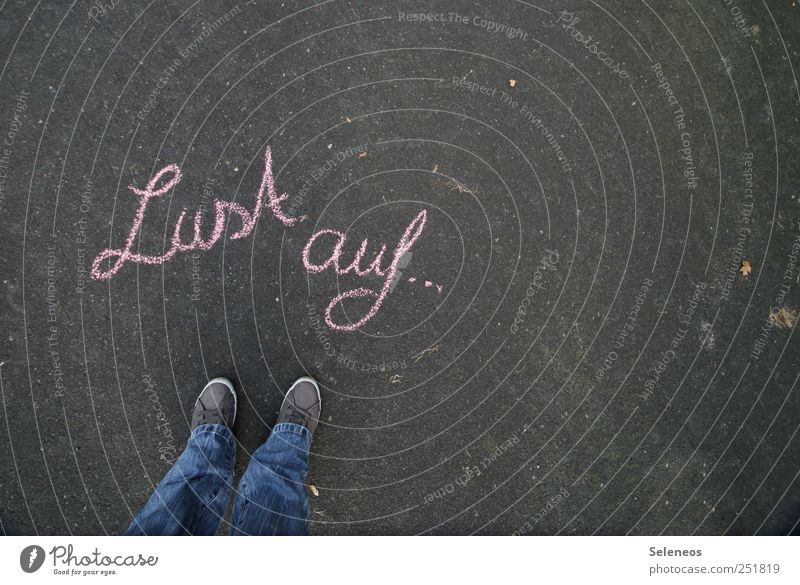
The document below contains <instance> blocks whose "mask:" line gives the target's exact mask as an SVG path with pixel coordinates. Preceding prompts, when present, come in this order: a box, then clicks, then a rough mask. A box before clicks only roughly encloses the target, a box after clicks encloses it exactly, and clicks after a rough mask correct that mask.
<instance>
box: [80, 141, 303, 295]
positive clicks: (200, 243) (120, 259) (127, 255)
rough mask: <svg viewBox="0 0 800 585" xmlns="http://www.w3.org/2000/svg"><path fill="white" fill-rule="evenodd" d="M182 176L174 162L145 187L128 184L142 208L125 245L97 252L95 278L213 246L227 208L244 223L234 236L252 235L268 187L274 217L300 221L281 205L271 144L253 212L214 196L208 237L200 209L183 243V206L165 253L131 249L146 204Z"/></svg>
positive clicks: (289, 223)
mask: <svg viewBox="0 0 800 585" xmlns="http://www.w3.org/2000/svg"><path fill="white" fill-rule="evenodd" d="M165 175H167V176H169V177H170V178H168V179H167V181H166V182H165V183H164V184H163V185H162V186H161V187H159V188H156V187H157V186H158V184H159V183H160V182H161V179H162V178H163V177H164V176H165ZM181 178H182V175H181V169H180V168H179V167H178V165H175V164H171V165H167V166H165V167H164V168H163V169H161V170H160V171H158V172H157V173H156V174H155V175H153V178H152V179H150V182H149V183H147V187H145V188H144V189H137V188H136V187H134V186H133V185H129V186H128V189H130V190H131V191H132V192H133V193H134V194H135V195H138V196H139V209H138V210H137V211H136V215H135V216H134V218H133V224H131V229H130V232H128V239H127V240H126V242H125V247H124V248H106V249H105V250H103V251H102V252H100V254H98V256H97V257H96V258H95V259H94V262H92V270H91V275H92V278H94V279H96V280H107V279H109V278H111V277H112V276H114V275H115V274H116V273H117V272H119V270H120V268H122V267H123V266H124V265H125V263H127V262H133V263H134V264H163V263H164V262H166V261H167V260H170V259H171V258H172V257H173V256H175V254H177V253H178V252H188V251H190V250H210V249H211V248H212V247H213V246H214V244H216V243H217V241H218V240H219V239H220V237H222V231H223V230H224V229H225V212H226V211H229V212H230V213H231V214H235V215H238V216H239V219H240V220H241V224H242V226H241V228H239V230H238V231H237V232H235V233H233V234H232V235H231V239H232V240H237V239H239V238H244V237H246V236H249V235H250V232H252V231H253V228H254V227H255V225H256V222H258V218H259V216H260V215H261V206H262V202H263V200H264V190H265V189H266V190H267V197H268V207H269V209H270V210H271V211H272V212H273V214H274V215H275V217H276V218H278V220H280V221H281V222H282V223H283V224H284V225H287V226H291V225H292V224H294V222H295V221H297V220H296V218H289V217H286V216H285V215H284V214H283V211H282V210H281V208H280V205H281V202H283V201H284V200H285V199H286V198H287V195H286V194H285V193H284V194H283V195H280V196H277V195H276V194H275V181H274V179H273V177H272V152H271V151H270V148H269V146H268V147H267V148H266V150H265V151H264V173H263V175H262V177H261V185H260V187H259V189H258V194H257V195H256V202H255V205H254V207H253V211H252V213H251V212H250V211H248V210H247V209H245V207H244V206H242V205H240V204H238V203H233V202H230V201H222V200H220V199H215V200H214V209H215V214H216V218H215V221H214V229H213V230H212V231H211V235H210V236H209V238H208V239H207V240H203V237H202V235H201V227H202V224H203V216H202V212H201V211H200V210H197V211H196V212H195V214H194V237H193V238H192V241H191V242H190V243H188V244H184V243H183V242H182V241H181V227H182V226H183V221H184V219H185V218H186V208H185V207H184V208H183V209H182V210H181V212H180V214H178V220H177V221H176V222H175V228H174V229H173V230H172V239H171V241H170V248H169V250H168V251H167V252H166V253H164V254H161V255H160V256H148V255H145V254H136V253H134V252H133V251H132V250H133V244H134V242H135V241H136V234H137V233H138V232H139V228H140V227H141V225H142V222H143V221H144V212H145V210H146V209H147V205H148V204H149V203H150V200H151V199H154V198H156V197H161V196H162V195H165V194H167V193H168V192H169V191H170V190H171V189H172V188H173V187H175V186H176V185H177V184H178V183H180V182H181ZM111 259H116V260H115V261H113V262H112V263H111V264H110V266H109V268H108V269H107V270H103V269H102V266H103V263H104V262H105V261H107V260H111Z"/></svg>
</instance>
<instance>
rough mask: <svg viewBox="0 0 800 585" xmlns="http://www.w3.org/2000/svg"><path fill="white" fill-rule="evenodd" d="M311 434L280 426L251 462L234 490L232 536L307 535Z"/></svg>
mask: <svg viewBox="0 0 800 585" xmlns="http://www.w3.org/2000/svg"><path fill="white" fill-rule="evenodd" d="M310 447H311V431H309V430H308V429H307V428H305V427H304V426H301V425H296V424H293V423H280V424H277V425H275V427H274V428H273V429H272V434H270V436H269V439H267V441H266V442H265V443H264V444H263V445H261V446H260V447H259V448H258V449H256V452H255V453H253V457H252V459H251V460H250V464H249V465H248V466H247V471H245V473H244V475H243V476H242V480H241V481H240V482H239V487H238V488H237V489H236V499H235V501H234V504H233V517H232V519H231V534H233V535H246V534H257V535H273V534H280V535H306V534H308V512H309V505H308V495H307V494H306V490H305V484H304V481H305V478H306V473H308V450H309V448H310Z"/></svg>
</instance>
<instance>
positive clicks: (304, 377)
mask: <svg viewBox="0 0 800 585" xmlns="http://www.w3.org/2000/svg"><path fill="white" fill-rule="evenodd" d="M300 382H311V383H312V384H313V385H314V389H315V390H316V391H317V399H318V400H319V410H320V416H322V395H321V394H320V393H319V384H318V383H317V381H316V380H315V379H314V378H312V377H311V376H303V377H302V378H297V380H295V381H294V383H293V384H292V385H291V387H290V388H289V390H287V391H286V395H285V396H284V397H283V401H282V402H281V407H280V408H279V409H278V411H279V412H280V411H281V410H283V405H284V404H286V399H287V398H288V397H289V394H291V393H292V390H294V387H295V386H297V385H298V384H299V383H300Z"/></svg>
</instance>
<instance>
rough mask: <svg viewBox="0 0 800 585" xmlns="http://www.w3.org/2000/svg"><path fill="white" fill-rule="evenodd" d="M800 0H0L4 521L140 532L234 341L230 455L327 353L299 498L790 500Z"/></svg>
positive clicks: (369, 513)
mask: <svg viewBox="0 0 800 585" xmlns="http://www.w3.org/2000/svg"><path fill="white" fill-rule="evenodd" d="M798 11H800V8H798V7H795V6H794V3H792V2H789V1H788V0H786V1H783V2H767V3H751V2H748V3H746V2H741V1H739V0H733V1H732V2H704V3H695V2H685V1H676V2H669V3H661V2H639V3H634V2H619V1H613V2H604V3H602V5H601V4H596V3H587V2H570V3H568V4H563V3H560V2H558V3H557V2H554V1H552V0H537V1H535V2H521V1H508V2H455V1H452V2H425V3H423V2H387V1H378V2H344V1H328V2H320V3H314V2H293V1H292V2H282V3H277V2H265V1H250V2H247V1H246V0H240V1H239V2H238V3H236V2H234V1H228V0H225V1H224V2H223V1H214V2H212V1H208V0H200V1H199V2H194V3H190V2H176V1H175V2H173V1H171V2H151V3H147V2H133V1H130V0H120V1H119V2H116V1H114V2H112V1H111V0H107V1H106V2H99V1H98V2H88V1H84V0H79V1H78V2H74V3H65V2H33V1H24V2H4V3H2V5H0V60H1V61H2V63H3V67H2V70H0V136H2V138H0V139H2V140H3V145H2V147H0V181H2V182H1V183H0V188H1V189H2V190H0V238H1V239H2V255H1V257H0V266H1V267H2V279H3V290H4V294H3V299H4V301H3V303H2V304H0V311H2V323H3V334H4V336H5V341H4V343H3V345H2V353H1V354H0V362H2V365H0V381H1V382H2V392H1V394H2V406H3V409H2V425H0V442H2V444H3V448H2V449H0V468H2V470H3V473H2V474H0V522H1V524H0V527H1V528H2V531H3V532H4V533H6V534H34V533H53V534H68V533H73V534H104V533H118V532H120V531H122V530H123V529H124V528H125V527H126V525H127V524H128V522H129V521H130V519H131V517H132V515H133V514H134V513H135V512H136V511H137V509H138V508H139V507H140V506H142V504H143V503H144V502H145V501H146V499H147V497H148V496H149V494H150V493H151V491H152V489H153V486H154V484H156V483H157V482H158V481H159V480H160V478H161V477H162V476H163V474H164V473H165V472H166V470H167V469H168V467H169V464H170V461H172V460H173V459H174V458H175V457H176V456H177V455H178V454H179V453H180V451H181V449H182V446H183V445H184V444H185V441H186V439H187V437H188V424H189V423H188V416H189V409H190V408H191V405H192V403H193V401H194V399H195V397H196V395H197V393H198V392H199V390H200V389H201V388H202V386H203V384H204V382H205V381H206V380H207V379H208V378H209V377H212V376H216V375H224V376H228V377H230V378H231V379H232V380H233V381H234V382H235V384H236V385H237V388H238V389H239V403H240V415H239V420H238V422H237V427H236V430H237V436H238V438H239V440H240V441H241V443H240V449H239V461H238V463H237V472H238V473H241V471H242V469H243V468H244V466H245V465H246V463H247V460H248V456H249V453H251V452H252V450H253V449H255V448H256V447H257V446H258V445H259V444H260V443H261V442H262V441H263V440H264V438H265V437H266V436H267V434H268V433H269V430H270V425H272V424H273V423H274V418H275V415H276V413H277V410H278V407H279V405H280V402H281V399H282V393H283V392H284V391H285V389H286V388H288V386H289V385H290V383H291V382H292V380H293V379H295V378H296V377H298V376H301V375H313V376H315V377H316V378H317V379H318V380H319V381H320V382H321V384H322V385H323V392H324V397H323V400H324V411H323V420H322V424H321V426H320V428H319V430H318V432H317V436H316V437H315V440H314V444H313V453H312V457H311V472H310V474H309V477H308V482H309V484H313V485H314V486H315V488H316V490H317V491H318V494H319V495H318V496H312V512H311V520H312V527H311V531H312V533H314V534H395V533H399V534H415V533H429V534H471V533H478V534H511V533H518V534H556V533H558V534H660V533H664V534H787V533H791V532H794V533H797V532H798V521H800V504H798V500H799V499H800V482H799V481H798V473H800V438H798V433H797V431H798V424H799V422H800V421H798V411H799V410H798V409H800V391H798V388H797V378H798V351H797V350H798V340H797V339H796V338H795V337H794V331H795V327H794V324H795V319H796V315H797V311H798V309H800V284H799V283H800V265H798V264H797V259H798V252H800V209H798V205H800V201H798V197H799V196H800V191H798V185H800V182H799V181H798V179H800V171H798V168H800V167H798V164H797V161H798V157H799V156H800V152H798V146H800V130H799V129H798V116H799V114H798V106H799V105H800V88H799V87H798V81H797V69H798V42H799V41H800V28H798V18H800V13H798ZM267 145H269V146H270V147H271V149H272V156H273V170H274V179H275V187H276V191H275V193H274V196H275V197H278V196H280V195H281V194H283V193H286V194H287V198H286V199H285V200H282V201H278V202H275V203H274V205H273V206H272V207H269V206H264V207H263V208H262V209H261V211H260V216H259V217H258V218H257V221H255V218H253V217H252V214H253V212H254V202H255V201H256V196H257V193H258V191H259V186H260V184H261V180H262V171H263V169H264V162H263V154H264V150H265V147H266V146H267ZM170 163H174V164H176V165H178V166H179V167H180V169H181V171H182V175H181V182H180V184H178V185H177V186H175V188H174V189H173V190H172V191H170V192H169V193H168V194H165V195H163V196H162V197H160V198H154V199H152V200H149V203H148V205H147V207H146V209H145V213H144V215H143V218H142V223H141V227H140V229H139V232H138V236H137V237H136V239H135V240H134V242H133V245H132V248H131V249H130V254H132V255H134V257H133V258H131V257H128V258H127V262H123V261H121V255H122V253H123V252H122V250H123V249H124V248H125V243H126V239H127V237H128V234H129V232H130V231H131V227H132V225H133V224H134V221H135V216H136V212H137V206H138V205H139V202H140V200H139V199H137V196H136V195H135V194H134V193H133V192H132V191H131V190H130V189H129V188H128V185H133V186H135V187H136V188H138V189H140V190H143V189H145V187H146V186H147V184H148V182H149V181H150V179H151V177H153V175H154V173H155V172H156V171H158V170H159V169H161V168H163V167H164V166H166V165H168V164H170ZM168 178H169V175H167V176H164V177H162V182H166V180H167V179H168ZM152 187H153V189H156V188H157V187H158V185H155V184H154V185H152ZM266 194H268V191H266ZM215 201H220V202H231V201H235V202H236V203H238V204H239V205H241V207H239V208H233V211H232V212H231V214H230V216H227V217H226V216H225V215H224V214H223V215H221V216H220V217H221V220H220V223H219V226H218V227H220V228H221V230H222V231H221V232H220V234H219V235H220V237H219V240H218V241H216V242H215V243H214V244H213V245H208V246H205V247H206V248H208V249H198V246H194V248H195V249H193V250H190V249H188V248H190V247H191V246H190V245H188V244H186V242H189V241H190V240H191V237H192V233H191V230H192V228H191V225H184V230H183V231H182V241H183V242H184V245H185V246H186V249H181V250H178V249H174V246H173V244H172V234H173V228H174V226H175V224H176V221H177V220H178V217H179V214H180V212H181V210H182V209H186V213H187V222H186V223H187V224H190V223H191V219H192V218H193V217H194V216H195V212H198V213H199V215H198V217H199V218H201V220H202V221H201V224H202V225H201V235H202V237H203V238H206V237H209V235H210V234H211V233H212V231H213V229H214V222H215V219H216V212H215V207H214V205H215ZM223 207H224V206H223ZM228 207H229V208H230V206H228ZM198 210H199V211H198ZM237 210H238V211H237ZM229 211H230V209H229ZM423 211H424V212H425V214H424V218H425V224H424V226H423V227H422V230H421V232H420V233H419V236H418V238H417V239H416V240H415V241H414V242H413V245H412V246H411V247H410V249H408V250H407V251H406V252H405V253H404V254H397V253H396V252H397V248H398V243H399V242H400V240H401V237H402V235H403V232H404V230H405V229H406V227H407V226H409V225H410V224H412V220H414V218H415V217H417V216H418V215H419V214H420V213H421V212H423ZM278 213H284V214H285V216H286V222H287V223H290V224H291V225H286V224H284V223H283V222H282V221H280V218H279V217H278ZM248 214H249V215H248ZM242 218H244V219H245V220H247V219H248V218H250V219H251V220H253V222H252V225H249V226H247V225H244V224H246V222H244V224H243V221H242ZM413 227H414V226H412V228H413ZM416 227H419V223H417V224H416ZM322 229H330V230H337V231H338V233H339V234H346V238H343V239H344V243H343V244H342V246H341V255H340V258H339V262H340V268H341V269H342V270H341V271H342V272H344V269H345V268H346V267H347V266H348V265H349V264H350V263H351V262H352V261H353V258H354V256H355V255H356V252H357V251H358V249H359V246H360V243H361V241H362V240H363V239H365V238H366V239H368V244H367V247H366V248H365V250H366V252H365V255H364V259H363V263H362V267H366V266H367V265H368V264H369V262H371V261H372V260H373V259H374V257H375V255H376V253H377V251H378V250H379V248H380V246H381V245H382V244H385V245H386V248H387V249H386V253H385V255H384V258H383V264H382V266H383V268H384V269H385V270H382V272H383V274H377V273H375V271H373V272H372V273H370V274H366V275H364V276H358V275H357V274H354V273H353V272H350V273H348V274H336V272H335V271H334V268H333V267H332V266H330V265H329V266H328V267H327V268H325V269H321V270H319V271H315V269H314V268H313V266H312V265H314V266H317V267H321V265H322V264H323V261H324V260H325V259H326V258H329V257H330V255H331V253H332V252H331V250H332V248H333V247H334V244H335V243H336V241H337V240H338V239H339V238H340V236H339V235H337V234H336V233H330V232H328V233H324V234H322V235H321V236H319V237H318V238H316V239H313V235H314V234H315V233H316V232H317V231H319V230H322ZM237 231H238V232H239V234H238V235H242V237H239V238H234V237H233V236H235V235H237ZM309 242H311V246H310V256H309V258H308V264H309V266H312V269H311V270H309V269H308V268H307V266H306V265H305V264H304V262H303V251H304V248H305V247H306V246H307V244H308V243H309ZM105 249H112V250H116V252H115V253H113V254H116V255H115V256H113V257H112V260H113V261H114V262H115V263H118V268H119V270H118V271H117V272H116V273H115V274H114V275H113V277H112V278H110V279H108V280H96V279H93V278H91V275H90V270H91V267H92V264H93V262H94V261H95V259H96V258H97V257H98V255H100V254H101V252H102V251H103V250H105ZM402 251H403V250H401V252H402ZM136 254H139V255H145V256H151V257H153V258H152V260H153V261H154V262H155V261H156V260H157V261H158V262H155V263H153V264H146V263H141V262H136V261H135V260H136V256H135V255H136ZM395 256H398V257H397V258H395ZM393 259H396V260H397V262H396V263H395V267H396V269H397V270H396V272H395V274H394V277H392V278H390V276H392V275H391V272H392V270H390V269H389V266H390V264H391V263H392V260H393ZM98 267H100V268H101V269H102V270H107V269H108V268H109V263H108V261H106V262H105V263H103V262H98ZM384 288H385V294H383V295H380V297H381V298H379V299H376V296H377V295H379V293H380V291H382V290H383V289H384ZM359 289H362V290H361V292H360V293H358V294H361V295H362V296H360V297H358V298H352V297H350V296H345V297H344V298H343V300H341V302H340V299H339V298H337V297H338V295H340V294H345V293H348V292H351V291H356V290H359ZM366 291H371V292H366ZM378 300H380V301H381V302H380V303H377V301H378ZM376 303H377V304H378V305H379V309H378V310H377V312H375V313H374V315H371V309H372V307H373V306H374V305H376ZM329 307H330V308H331V310H330V313H329V314H330V318H329V319H326V316H325V315H326V310H327V309H328V308H329ZM370 315H371V316H370ZM360 322H361V323H360ZM331 324H332V325H333V327H332V326H331ZM355 325H359V326H358V327H356V328H354V330H352V331H346V330H342V329H347V328H348V326H355ZM337 327H338V329H337Z"/></svg>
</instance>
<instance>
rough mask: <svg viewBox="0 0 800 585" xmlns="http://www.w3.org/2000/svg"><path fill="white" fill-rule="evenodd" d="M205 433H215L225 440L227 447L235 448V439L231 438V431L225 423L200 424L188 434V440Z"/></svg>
mask: <svg viewBox="0 0 800 585" xmlns="http://www.w3.org/2000/svg"><path fill="white" fill-rule="evenodd" d="M206 434H208V435H217V436H219V437H220V438H222V439H224V440H225V442H226V443H227V445H228V447H230V448H234V449H235V448H236V440H235V439H234V438H233V432H232V431H231V430H230V429H229V428H228V427H226V426H225V425H220V424H214V423H209V424H204V425H200V426H199V427H197V428H195V430H193V431H192V434H191V435H190V436H189V440H190V441H191V440H192V439H195V438H197V437H198V435H206Z"/></svg>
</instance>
